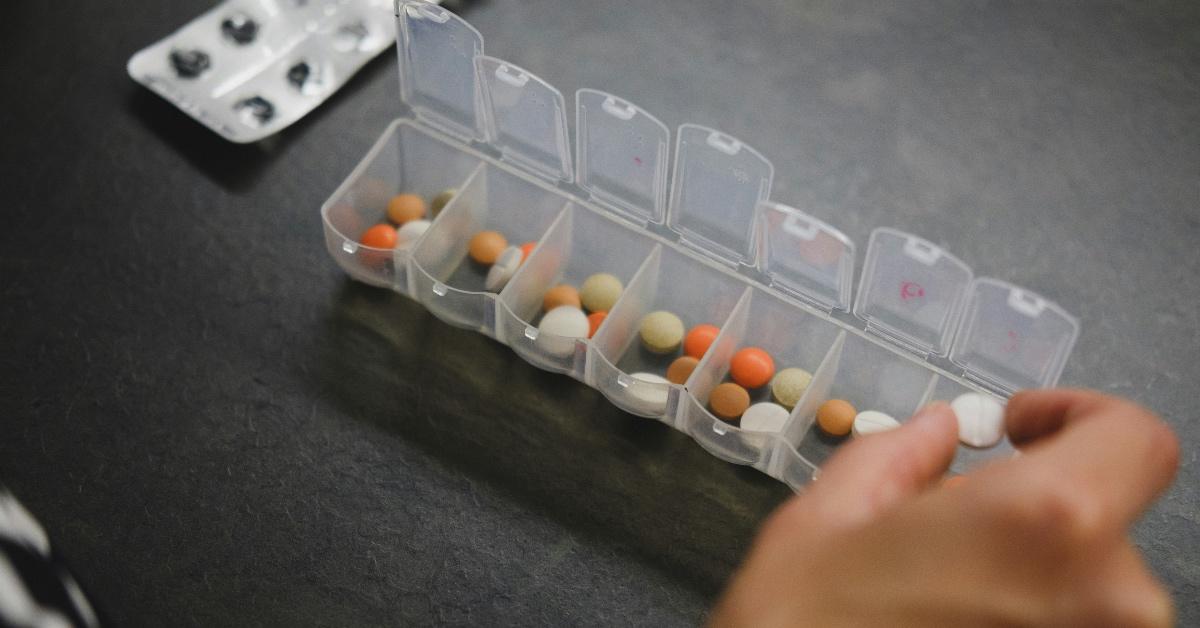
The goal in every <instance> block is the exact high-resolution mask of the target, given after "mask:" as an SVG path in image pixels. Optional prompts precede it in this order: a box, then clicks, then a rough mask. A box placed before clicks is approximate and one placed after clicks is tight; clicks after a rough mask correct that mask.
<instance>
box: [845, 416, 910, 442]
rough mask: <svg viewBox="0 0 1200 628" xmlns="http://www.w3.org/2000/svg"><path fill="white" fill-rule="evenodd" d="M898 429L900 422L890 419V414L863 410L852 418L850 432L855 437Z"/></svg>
mask: <svg viewBox="0 0 1200 628" xmlns="http://www.w3.org/2000/svg"><path fill="white" fill-rule="evenodd" d="M898 427H900V422H899V421H897V420H896V419H894V418H892V415H890V414H885V413H883V412H879V411H878V410H863V411H862V412H859V413H858V415H857V416H855V417H854V424H853V425H852V427H851V429H850V431H851V432H852V433H853V434H854V435H855V436H867V435H869V434H878V433H880V432H886V431H888V430H894V429H896V428H898Z"/></svg>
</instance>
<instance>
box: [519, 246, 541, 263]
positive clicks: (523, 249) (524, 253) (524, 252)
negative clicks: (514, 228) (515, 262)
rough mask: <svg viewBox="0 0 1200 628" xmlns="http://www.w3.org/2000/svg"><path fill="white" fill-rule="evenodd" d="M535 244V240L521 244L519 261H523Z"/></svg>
mask: <svg viewBox="0 0 1200 628" xmlns="http://www.w3.org/2000/svg"><path fill="white" fill-rule="evenodd" d="M535 246H537V242H526V243H525V244H522V245H521V261H522V262H524V261H525V260H526V259H527V258H528V257H529V254H530V253H532V252H533V247H535Z"/></svg>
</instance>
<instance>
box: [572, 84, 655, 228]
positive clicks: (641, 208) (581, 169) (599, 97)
mask: <svg viewBox="0 0 1200 628" xmlns="http://www.w3.org/2000/svg"><path fill="white" fill-rule="evenodd" d="M575 135H576V137H575V167H576V169H577V171H578V172H577V175H576V176H577V179H578V183H579V187H581V188H583V189H585V190H587V191H588V192H591V194H592V196H593V197H594V198H595V200H596V201H597V202H599V203H600V204H602V205H605V206H607V207H609V208H611V209H613V210H615V211H616V212H618V213H620V214H624V215H626V216H628V217H630V218H633V219H635V220H637V221H639V222H643V223H660V224H661V223H662V222H663V219H664V218H665V216H664V214H665V212H666V198H667V153H668V151H669V150H670V138H671V132H670V131H669V130H667V126H666V125H665V124H663V123H662V122H659V120H658V118H655V117H654V116H652V115H650V114H648V113H646V112H645V111H644V110H642V109H641V108H639V107H638V106H637V105H634V104H632V103H630V102H629V101H627V100H622V99H620V98H617V97H616V96H613V95H612V94H609V93H606V92H602V91H599V90H595V89H581V90H579V91H577V92H575Z"/></svg>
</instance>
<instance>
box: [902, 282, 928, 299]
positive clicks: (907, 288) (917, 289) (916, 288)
mask: <svg viewBox="0 0 1200 628" xmlns="http://www.w3.org/2000/svg"><path fill="white" fill-rule="evenodd" d="M923 296H925V289H924V288H922V287H921V284H919V283H917V282H915V281H905V282H902V283H901V284H900V300H901V301H908V300H909V299H919V298H921V297H923Z"/></svg>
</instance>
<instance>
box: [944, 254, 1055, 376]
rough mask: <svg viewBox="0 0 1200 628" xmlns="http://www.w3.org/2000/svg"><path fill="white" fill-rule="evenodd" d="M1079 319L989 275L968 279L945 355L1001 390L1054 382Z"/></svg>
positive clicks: (1030, 293) (1051, 302)
mask: <svg viewBox="0 0 1200 628" xmlns="http://www.w3.org/2000/svg"><path fill="white" fill-rule="evenodd" d="M1078 336H1079V321H1078V320H1077V319H1076V318H1075V317H1074V316H1071V315H1070V314H1068V313H1067V312H1066V310H1063V309H1062V308H1061V307H1059V306H1058V304H1056V303H1054V302H1053V301H1050V300H1048V299H1046V298H1044V297H1041V296H1039V295H1037V294H1035V293H1033V292H1031V291H1029V290H1026V289H1024V288H1020V287H1018V286H1014V285H1012V284H1010V283H1007V282H1004V281H1001V280H999V279H992V278H990V277H980V278H979V279H976V280H975V282H974V283H972V284H971V290H970V294H969V296H968V298H967V304H966V309H965V310H964V311H963V316H962V323H961V324H960V325H959V329H958V333H957V334H955V337H954V347H953V349H952V350H951V352H950V359H951V360H952V361H953V362H954V363H955V364H957V365H959V366H961V367H963V369H964V370H965V371H966V373H967V375H968V376H969V377H972V378H974V379H978V380H982V381H984V382H987V383H991V384H993V385H995V386H996V387H998V388H999V389H1000V390H1002V391H1004V392H1010V393H1011V392H1013V391H1015V390H1019V389H1021V388H1041V387H1049V386H1053V385H1055V384H1056V383H1057V382H1058V377H1059V375H1060V374H1062V370H1063V367H1064V366H1065V365H1066V363H1067V358H1068V356H1070V354H1071V349H1072V347H1074V346H1075V339H1076V338H1078Z"/></svg>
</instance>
